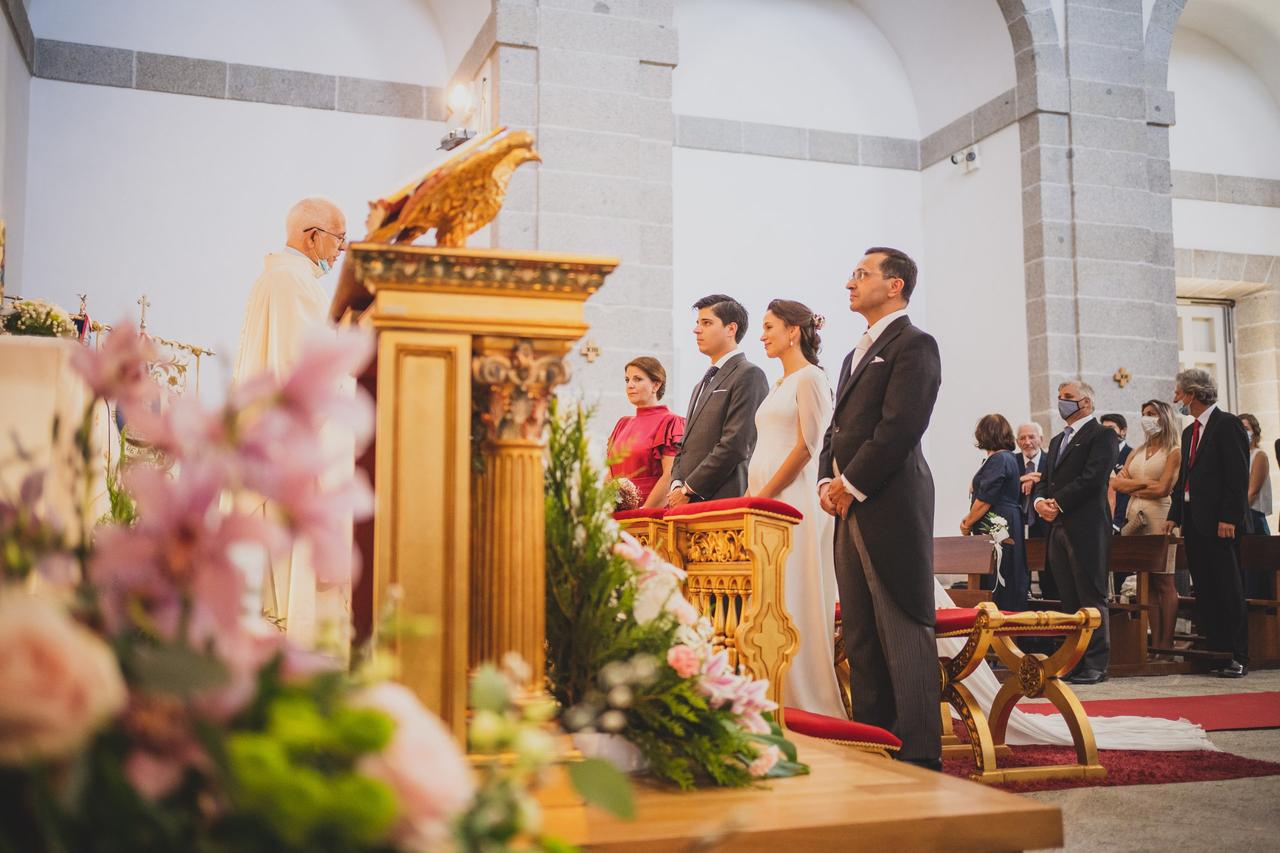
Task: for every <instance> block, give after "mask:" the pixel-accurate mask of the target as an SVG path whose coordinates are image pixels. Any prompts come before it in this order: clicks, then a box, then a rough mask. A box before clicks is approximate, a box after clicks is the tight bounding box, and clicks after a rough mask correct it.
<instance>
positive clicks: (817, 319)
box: [810, 314, 827, 331]
mask: <svg viewBox="0 0 1280 853" xmlns="http://www.w3.org/2000/svg"><path fill="white" fill-rule="evenodd" d="M810 319H811V320H812V321H813V328H815V329H817V330H818V331H822V327H823V326H825V325H827V318H826V317H823V316H822V315H821V314H814V315H813V316H812V317H811V318H810Z"/></svg>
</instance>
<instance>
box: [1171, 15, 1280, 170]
mask: <svg viewBox="0 0 1280 853" xmlns="http://www.w3.org/2000/svg"><path fill="white" fill-rule="evenodd" d="M1273 61H1274V58H1273ZM1169 88H1170V89H1171V90H1172V91H1173V93H1174V97H1175V99H1176V102H1175V107H1176V110H1177V124H1175V125H1174V126H1173V127H1172V128H1170V130H1169V160H1170V165H1171V166H1172V167H1173V168H1174V169H1180V170H1184V171H1191V172H1212V173H1216V174H1223V175H1246V176H1248V177H1252V178H1280V105H1278V104H1277V102H1276V99H1275V97H1273V95H1272V93H1271V91H1270V90H1269V89H1268V88H1267V86H1266V84H1264V83H1263V81H1262V79H1261V78H1260V77H1259V76H1258V74H1257V73H1256V72H1255V71H1254V69H1253V68H1251V67H1250V66H1249V65H1247V64H1246V63H1245V62H1244V61H1243V60H1242V59H1240V58H1239V57H1238V56H1236V54H1234V53H1232V52H1231V51H1230V50H1229V49H1228V48H1227V47H1225V46H1223V45H1222V44H1220V43H1219V42H1217V41H1214V40H1213V39H1211V38H1209V37H1208V36H1206V35H1203V34H1202V33H1200V32H1198V31H1196V30H1193V29H1190V28H1187V27H1179V28H1178V31H1177V33H1176V34H1175V35H1174V39H1173V52H1172V55H1171V56H1170V60H1169Z"/></svg>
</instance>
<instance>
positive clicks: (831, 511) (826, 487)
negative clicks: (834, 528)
mask: <svg viewBox="0 0 1280 853" xmlns="http://www.w3.org/2000/svg"><path fill="white" fill-rule="evenodd" d="M818 504H819V505H821V507H822V511H823V512H825V513H827V514H828V515H833V516H836V517H837V518H848V517H849V507H851V506H853V495H852V494H850V493H849V490H848V489H846V488H845V487H844V482H843V481H841V480H839V479H835V480H828V481H827V482H825V483H823V484H822V485H821V486H819V487H818Z"/></svg>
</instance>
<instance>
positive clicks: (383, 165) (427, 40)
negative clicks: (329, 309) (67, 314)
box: [6, 0, 448, 395]
mask: <svg viewBox="0 0 1280 853" xmlns="http://www.w3.org/2000/svg"><path fill="white" fill-rule="evenodd" d="M30 11H31V18H32V25H33V28H34V29H35V31H36V32H37V33H38V34H39V36H40V37H41V38H49V39H59V40H66V41H74V42H84V43H88V44H99V45H107V46H111V47H120V48H127V49H133V50H145V51H151V52H156V53H167V54H175V55H180V56H191V57H200V58H209V59H216V60H223V61H229V62H240V63H250V64H259V65H265V66H270V67H277V68H288V69H297V70H303V71H311V72H316V73H323V74H333V75H349V76H358V77H367V78H372V79H381V80H396V81H401V82H410V83H419V84H424V85H435V86H442V85H444V83H445V82H446V77H445V75H446V74H447V73H448V72H447V71H446V68H445V58H444V50H443V47H442V45H441V38H440V35H439V31H438V28H437V27H436V25H435V21H434V17H433V15H432V13H431V10H430V8H429V6H428V4H426V3H423V2H420V0H369V2H363V3H359V4H356V3H349V2H345V0H275V2H272V3H261V2H257V0H225V2H220V3H196V2H192V0H183V2H173V0H122V2H113V3H99V2H94V0H33V2H32V4H31V10H30ZM7 118H8V110H6V126H7V124H8V122H7ZM444 130H445V128H444V126H443V125H441V124H439V123H435V122H424V121H411V120H406V119H396V118H387V117H381V116H363V115H355V114H351V113H339V112H332V111H325V110H312V109H303V108H298V107H285V106H276V105H270V104H255V103H244V102H237V101H224V100H217V99H209V98H197V97H189V96H182V95H169V94H162V93H153V92H145V91H137V90H129V89H115V88H109V87H100V86H86V85H78V84H74V83H63V82H57V81H51V80H34V81H32V83H31V117H30V134H29V157H28V164H27V172H28V181H27V190H26V198H27V201H26V211H25V219H26V221H27V223H28V229H27V236H26V239H25V242H24V245H23V248H24V250H25V255H26V259H25V260H26V262H25V264H24V267H25V269H24V275H23V279H24V281H23V291H24V293H25V294H28V295H32V296H45V297H48V298H51V299H54V300H56V301H58V302H60V303H61V304H63V305H64V306H65V307H67V308H68V309H72V310H74V308H75V307H76V305H77V304H78V300H77V299H76V296H75V294H76V293H78V292H83V293H88V294H89V309H90V313H91V315H92V316H94V317H95V318H97V319H101V320H105V321H107V322H114V321H115V320H117V319H119V318H120V317H122V316H126V315H127V316H130V317H136V316H137V311H138V307H137V305H136V304H135V300H137V298H138V297H139V295H140V294H142V293H146V294H147V296H148V297H149V299H150V301H151V303H152V305H151V308H150V310H149V311H148V314H147V325H148V328H149V329H150V331H152V332H153V333H155V334H158V335H161V336H164V337H169V338H174V339H178V340H183V341H188V342H191V343H195V344H199V345H202V346H206V347H212V348H213V349H214V350H216V351H217V352H218V354H219V359H218V360H217V362H215V363H214V364H212V365H210V366H209V367H207V368H205V370H203V371H202V377H201V379H202V383H201V384H202V390H203V391H204V392H206V393H210V392H212V393H214V394H215V395H216V394H217V393H219V391H220V389H221V387H222V386H223V385H224V384H225V380H226V378H227V374H229V370H230V367H229V365H230V363H231V362H232V361H233V360H234V356H235V351H236V347H237V345H238V341H239V334H240V327H241V323H242V318H243V311H244V302H245V298H246V297H247V295H248V291H249V288H250V286H251V285H252V283H253V280H254V278H255V277H256V276H257V275H258V273H259V272H260V271H261V268H262V258H263V256H264V255H265V254H266V253H267V252H270V251H274V250H276V249H278V248H279V247H280V246H282V245H283V242H284V216H285V213H286V212H287V210H288V208H289V207H290V206H291V205H292V204H293V202H295V201H297V200H298V199H299V198H302V197H304V196H307V195H326V196H329V197H331V198H333V199H334V200H335V201H337V202H338V203H339V204H340V205H341V206H342V207H343V209H344V210H345V212H346V214H347V221H348V226H349V231H350V233H351V234H352V235H353V236H356V237H358V236H359V235H361V234H363V233H364V230H363V222H364V216H365V212H366V206H365V205H366V202H367V201H368V200H369V199H372V198H376V197H378V196H380V195H382V194H384V193H387V192H390V191H392V190H394V189H396V188H397V187H399V186H401V185H402V184H403V183H404V182H405V181H406V180H408V179H409V178H410V177H411V176H412V175H414V174H416V173H421V172H423V171H425V170H426V169H427V168H429V166H430V165H431V164H432V163H434V162H435V161H437V160H438V159H439V158H440V157H441V156H442V153H441V152H438V151H436V150H435V149H436V146H437V144H438V141H439V138H440V136H441V135H442V134H443V132H444ZM336 281H337V274H336V273H334V274H331V278H329V279H328V280H327V283H328V284H329V286H330V287H332V286H333V284H334V283H336Z"/></svg>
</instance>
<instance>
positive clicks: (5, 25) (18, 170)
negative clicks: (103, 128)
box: [0, 16, 31, 294]
mask: <svg viewBox="0 0 1280 853" xmlns="http://www.w3.org/2000/svg"><path fill="white" fill-rule="evenodd" d="M0 31H2V32H0V102H2V104H3V107H4V112H3V113H2V115H3V116H4V120H3V124H0V219H3V220H5V222H6V224H7V230H8V244H7V246H6V250H5V266H6V270H5V281H6V288H7V292H8V293H10V294H14V293H18V292H20V290H21V287H22V254H23V253H22V237H23V234H24V232H25V230H26V228H25V225H26V223H25V215H24V211H23V206H24V201H25V199H26V195H27V121H28V113H29V110H30V102H31V75H30V73H28V71H27V65H26V62H25V61H24V60H23V58H22V50H21V49H20V48H19V47H18V41H17V39H16V38H14V36H13V31H12V30H11V29H10V28H9V22H8V21H7V20H4V19H3V16H0Z"/></svg>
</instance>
